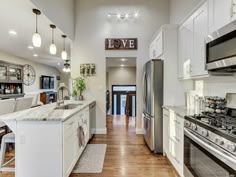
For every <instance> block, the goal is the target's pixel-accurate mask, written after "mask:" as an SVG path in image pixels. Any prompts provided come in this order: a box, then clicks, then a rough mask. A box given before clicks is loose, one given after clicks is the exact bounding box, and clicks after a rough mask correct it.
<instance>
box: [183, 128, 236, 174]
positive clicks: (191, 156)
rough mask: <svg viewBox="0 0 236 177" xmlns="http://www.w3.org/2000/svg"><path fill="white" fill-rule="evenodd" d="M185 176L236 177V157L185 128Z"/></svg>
mask: <svg viewBox="0 0 236 177" xmlns="http://www.w3.org/2000/svg"><path fill="white" fill-rule="evenodd" d="M184 176H185V177H236V159H235V156H234V155H233V154H231V153H229V152H228V151H225V150H223V149H222V148H220V147H219V146H217V145H216V144H215V143H213V142H211V141H209V140H207V139H206V138H204V137H203V136H201V135H199V134H197V133H195V132H194V131H191V130H190V129H187V128H185V129H184Z"/></svg>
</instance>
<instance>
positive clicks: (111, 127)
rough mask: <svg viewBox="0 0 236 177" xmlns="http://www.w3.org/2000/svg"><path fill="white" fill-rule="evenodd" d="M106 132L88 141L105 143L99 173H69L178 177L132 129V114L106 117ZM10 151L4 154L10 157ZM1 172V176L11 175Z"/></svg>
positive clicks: (76, 176) (79, 176) (94, 176)
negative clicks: (129, 116)
mask: <svg viewBox="0 0 236 177" xmlns="http://www.w3.org/2000/svg"><path fill="white" fill-rule="evenodd" d="M107 129H108V134H107V135H96V136H94V138H93V139H92V141H91V142H90V143H92V144H107V152H106V157H105V162H104V169H103V172H102V173H101V174H71V175H70V177H178V175H177V174H176V172H175V170H174V169H173V167H172V166H171V165H170V163H169V161H168V160H167V159H166V158H165V157H163V156H162V155H155V154H153V153H151V152H150V151H149V149H148V148H147V146H146V145H145V142H144V139H143V136H142V135H136V133H135V118H128V119H126V117H125V116H114V117H113V116H108V117H107ZM13 155H14V152H11V153H9V154H8V155H7V158H10V157H11V156H13ZM13 176H14V174H13V173H3V175H2V177H13Z"/></svg>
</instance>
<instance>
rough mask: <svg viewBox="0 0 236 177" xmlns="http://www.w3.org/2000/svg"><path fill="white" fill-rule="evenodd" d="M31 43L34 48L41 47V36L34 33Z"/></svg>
mask: <svg viewBox="0 0 236 177" xmlns="http://www.w3.org/2000/svg"><path fill="white" fill-rule="evenodd" d="M32 42H33V45H34V47H41V36H40V34H39V33H37V32H36V33H34V35H33V37H32Z"/></svg>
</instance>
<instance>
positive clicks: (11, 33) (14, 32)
mask: <svg viewBox="0 0 236 177" xmlns="http://www.w3.org/2000/svg"><path fill="white" fill-rule="evenodd" d="M8 34H10V35H11V36H16V35H17V32H16V31H14V30H9V31H8Z"/></svg>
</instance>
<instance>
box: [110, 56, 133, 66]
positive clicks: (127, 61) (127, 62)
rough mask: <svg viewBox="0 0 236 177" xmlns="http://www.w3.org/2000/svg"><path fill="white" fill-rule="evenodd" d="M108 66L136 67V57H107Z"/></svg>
mask: <svg viewBox="0 0 236 177" xmlns="http://www.w3.org/2000/svg"><path fill="white" fill-rule="evenodd" d="M106 66H107V68H109V67H136V58H135V57H123V58H120V57H119V58H116V57H113V58H107V60H106Z"/></svg>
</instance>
